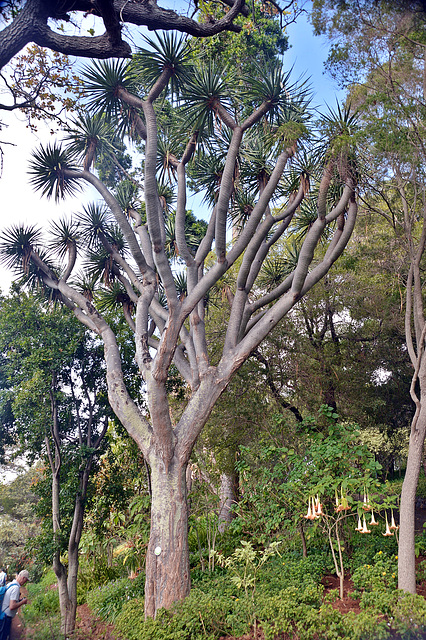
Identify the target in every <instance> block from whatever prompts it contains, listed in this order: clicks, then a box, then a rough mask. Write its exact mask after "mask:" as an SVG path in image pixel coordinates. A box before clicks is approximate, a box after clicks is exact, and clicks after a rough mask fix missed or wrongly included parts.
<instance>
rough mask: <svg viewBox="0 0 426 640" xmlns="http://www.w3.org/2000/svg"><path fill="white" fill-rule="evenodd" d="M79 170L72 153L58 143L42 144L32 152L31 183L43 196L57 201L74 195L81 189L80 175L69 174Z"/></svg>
mask: <svg viewBox="0 0 426 640" xmlns="http://www.w3.org/2000/svg"><path fill="white" fill-rule="evenodd" d="M69 172H77V167H76V166H75V164H74V161H73V157H72V155H71V153H70V152H69V151H68V150H66V149H63V148H62V147H61V146H59V145H58V144H56V143H54V144H52V145H51V144H48V145H47V146H46V147H44V146H43V145H40V147H39V148H38V149H36V150H35V151H33V152H32V160H31V161H30V169H29V172H28V173H29V174H30V176H31V177H30V183H31V184H32V186H33V187H34V189H35V190H36V191H41V193H42V195H43V196H46V197H47V198H51V197H52V196H53V197H54V198H55V200H56V201H58V200H60V199H61V198H65V197H66V196H72V195H74V194H75V193H77V192H78V191H79V190H80V184H79V177H78V176H73V175H69Z"/></svg>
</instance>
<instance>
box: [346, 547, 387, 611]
mask: <svg viewBox="0 0 426 640" xmlns="http://www.w3.org/2000/svg"><path fill="white" fill-rule="evenodd" d="M397 558H398V556H395V555H391V556H390V555H388V554H386V553H383V551H379V552H378V553H377V554H376V555H375V556H374V558H373V562H372V564H371V565H370V564H364V565H361V566H359V567H358V568H357V569H356V570H355V571H354V572H353V574H352V581H353V583H354V588H355V595H358V596H361V595H362V598H364V596H365V595H366V594H374V595H377V594H378V593H380V592H385V591H394V590H395V589H396V587H397ZM372 601H373V602H372V603H374V598H372Z"/></svg>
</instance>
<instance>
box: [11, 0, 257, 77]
mask: <svg viewBox="0 0 426 640" xmlns="http://www.w3.org/2000/svg"><path fill="white" fill-rule="evenodd" d="M226 4H229V6H230V9H229V11H228V12H227V13H226V15H225V16H224V17H223V18H222V19H220V20H214V19H213V18H212V19H211V20H210V21H206V22H197V21H196V20H193V19H192V18H188V17H186V16H184V15H179V14H178V13H176V12H175V11H172V10H171V9H163V8H161V7H159V6H158V5H157V3H156V2H151V1H150V2H145V1H143V0H136V1H135V0H132V2H126V1H125V0H114V1H113V0H102V1H94V0H77V1H76V0H60V1H58V0H49V1H48V2H47V1H46V0H26V2H25V3H24V4H23V6H22V9H21V10H20V12H19V13H18V15H17V16H16V17H15V18H14V19H13V21H12V22H11V23H10V24H9V25H7V26H6V27H5V28H4V29H3V30H2V31H0V69H1V68H2V67H4V65H5V64H7V63H8V62H9V61H10V60H11V59H12V58H13V56H15V55H16V54H17V53H19V51H21V50H22V49H23V48H24V47H25V45H27V44H29V43H30V42H34V43H35V44H38V45H40V46H41V47H46V48H48V49H52V50H53V51H58V52H60V53H64V54H67V55H72V56H80V57H85V58H112V57H114V58H122V57H125V58H128V57H129V56H130V55H131V47H130V44H129V43H128V42H126V41H124V40H123V39H122V27H123V25H124V24H129V25H135V26H146V27H148V29H150V30H157V29H164V30H170V29H173V30H177V31H181V32H183V33H188V34H190V35H192V36H198V37H205V36H210V35H214V34H216V33H220V32H221V31H224V30H231V31H239V30H240V28H239V27H238V26H236V25H234V24H233V21H234V20H235V18H236V16H237V15H238V14H239V13H240V12H241V11H242V12H245V13H247V9H246V8H244V0H236V1H235V2H233V1H232V0H229V3H226ZM74 12H78V13H80V14H81V15H83V14H87V13H89V14H92V15H95V16H99V17H100V18H101V19H102V20H103V23H104V27H105V32H104V34H103V35H101V36H94V37H90V36H70V35H65V34H64V33H61V32H58V31H54V30H53V29H52V28H51V27H50V26H49V24H48V20H49V19H53V20H59V21H62V22H67V21H69V20H70V14H72V13H74Z"/></svg>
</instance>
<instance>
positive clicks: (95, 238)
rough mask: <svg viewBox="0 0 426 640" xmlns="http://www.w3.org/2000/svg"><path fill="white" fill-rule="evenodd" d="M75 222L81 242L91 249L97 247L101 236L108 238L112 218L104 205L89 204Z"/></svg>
mask: <svg viewBox="0 0 426 640" xmlns="http://www.w3.org/2000/svg"><path fill="white" fill-rule="evenodd" d="M77 222H78V226H79V231H80V234H81V238H82V241H83V242H84V243H85V244H86V246H87V247H88V248H92V247H94V246H98V245H99V237H100V235H101V234H103V235H104V236H105V237H108V236H109V233H110V229H111V225H112V222H113V217H112V214H111V212H110V210H109V209H108V207H107V206H106V205H104V204H99V203H97V202H89V204H87V205H85V206H84V207H83V211H82V212H81V213H79V214H78V215H77Z"/></svg>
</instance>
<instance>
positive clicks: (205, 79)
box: [182, 62, 232, 134]
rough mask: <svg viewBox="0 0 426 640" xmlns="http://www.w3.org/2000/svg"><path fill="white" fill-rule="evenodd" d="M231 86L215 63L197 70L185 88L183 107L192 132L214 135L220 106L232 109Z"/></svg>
mask: <svg viewBox="0 0 426 640" xmlns="http://www.w3.org/2000/svg"><path fill="white" fill-rule="evenodd" d="M230 93H231V92H230V86H229V84H228V81H227V78H226V77H225V75H224V72H223V69H222V68H221V67H219V66H218V65H216V64H215V63H213V62H212V63H209V64H208V65H206V66H204V67H202V68H201V69H197V70H196V71H195V73H194V75H193V76H192V78H191V79H190V80H189V81H188V82H187V84H186V87H185V94H184V99H185V105H184V106H183V107H182V112H183V114H184V117H185V120H186V123H187V125H188V127H189V128H190V129H192V130H197V131H198V130H203V129H207V131H208V132H209V134H211V133H213V131H214V125H215V121H216V119H217V118H218V106H219V104H220V105H222V106H223V107H224V108H225V109H231V104H232V103H231V100H230Z"/></svg>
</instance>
